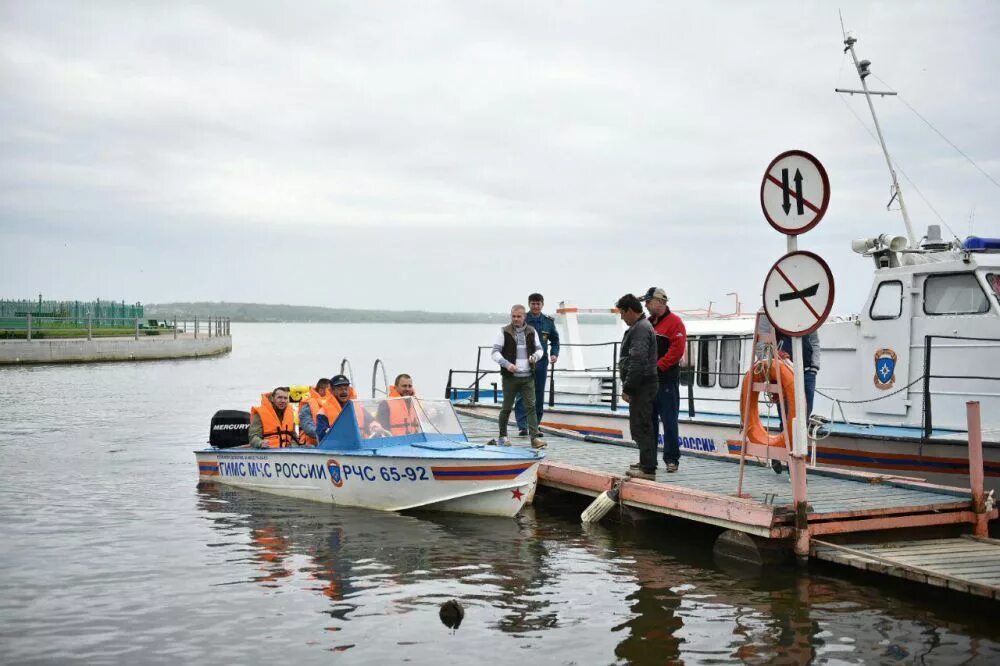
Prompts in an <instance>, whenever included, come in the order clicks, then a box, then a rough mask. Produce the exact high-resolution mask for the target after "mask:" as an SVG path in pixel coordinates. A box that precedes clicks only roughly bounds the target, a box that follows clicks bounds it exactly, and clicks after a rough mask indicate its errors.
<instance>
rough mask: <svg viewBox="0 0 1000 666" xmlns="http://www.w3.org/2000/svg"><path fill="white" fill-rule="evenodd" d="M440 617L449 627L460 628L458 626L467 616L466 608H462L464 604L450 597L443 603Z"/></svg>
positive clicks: (439, 613)
mask: <svg viewBox="0 0 1000 666" xmlns="http://www.w3.org/2000/svg"><path fill="white" fill-rule="evenodd" d="M438 617H440V618H441V622H442V623H443V624H444V626H446V627H448V628H449V629H458V626H459V625H460V624H462V619H463V618H464V617H465V609H464V608H462V604H460V603H458V602H457V601H455V600H454V599H449V600H448V601H446V602H444V603H443V604H441V610H440V611H439V612H438Z"/></svg>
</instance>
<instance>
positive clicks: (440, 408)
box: [352, 398, 464, 439]
mask: <svg viewBox="0 0 1000 666" xmlns="http://www.w3.org/2000/svg"><path fill="white" fill-rule="evenodd" d="M352 403H353V404H354V409H355V414H356V418H357V421H358V428H359V430H360V431H361V437H362V439H372V438H380V437H388V436H392V435H407V434H418V433H425V434H428V435H430V434H442V435H460V434H464V430H463V429H462V425H461V423H459V421H458V416H457V415H456V414H455V409H454V408H453V407H452V405H451V402H450V401H448V400H434V399H428V398H386V399H382V400H375V399H372V400H369V399H361V400H353V401H352ZM376 424H377V425H376Z"/></svg>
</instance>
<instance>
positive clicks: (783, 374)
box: [740, 361, 795, 447]
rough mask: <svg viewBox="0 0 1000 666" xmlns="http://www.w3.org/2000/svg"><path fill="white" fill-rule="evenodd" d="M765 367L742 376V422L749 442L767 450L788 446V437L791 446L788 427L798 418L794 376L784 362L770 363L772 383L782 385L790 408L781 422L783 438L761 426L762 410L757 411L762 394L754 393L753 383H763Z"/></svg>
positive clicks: (788, 365)
mask: <svg viewBox="0 0 1000 666" xmlns="http://www.w3.org/2000/svg"><path fill="white" fill-rule="evenodd" d="M765 372H766V371H765V370H764V365H763V364H760V363H759V364H756V365H754V367H752V368H750V370H748V371H747V374H745V375H744V376H743V387H742V389H740V418H741V419H742V420H743V423H745V424H746V429H747V430H746V432H747V440H748V441H749V442H751V443H753V444H764V445H766V446H781V447H784V446H785V436H786V434H787V435H788V441H789V442H791V439H792V435H791V433H790V432H789V431H788V426H789V424H791V422H792V419H793V418H795V373H794V372H793V371H792V368H791V365H790V364H788V363H786V362H784V361H775V362H773V363H771V371H770V373H769V374H770V377H769V378H768V381H770V382H776V381H779V377H780V382H781V390H782V392H783V393H784V395H785V401H786V403H787V404H788V417H787V418H785V419H783V420H782V431H781V433H780V434H777V435H772V434H770V433H769V432H768V431H767V428H765V427H764V425H763V424H762V423H761V422H760V409H759V408H758V407H757V398H758V397H759V395H760V394H759V392H757V391H754V390H753V385H754V382H762V381H765V380H764V373H765Z"/></svg>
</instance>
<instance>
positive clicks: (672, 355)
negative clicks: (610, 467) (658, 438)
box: [639, 287, 687, 472]
mask: <svg viewBox="0 0 1000 666" xmlns="http://www.w3.org/2000/svg"><path fill="white" fill-rule="evenodd" d="M639 300H641V301H645V302H646V309H647V310H648V311H649V323H650V324H652V325H653V330H654V331H655V332H656V376H657V378H658V380H659V389H658V390H657V392H656V402H654V403H653V432H657V431H658V430H659V429H660V428H659V425H660V423H663V462H665V463H666V465H667V471H668V472H676V471H677V467H678V466H679V465H680V462H681V447H680V439H679V438H678V436H677V414H678V412H679V411H680V408H681V392H680V362H681V357H682V356H684V350H685V348H686V347H687V331H686V330H685V328H684V322H683V321H681V318H680V317H678V316H677V315H676V314H674V313H673V312H671V311H670V308H669V307H667V300H668V299H667V292H665V291H664V290H663V289H661V288H660V287H650V288H649V289H648V290H647V291H646V294H645V295H644V296H643V297H642V298H641V299H639Z"/></svg>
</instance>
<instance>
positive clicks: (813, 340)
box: [775, 331, 820, 419]
mask: <svg viewBox="0 0 1000 666" xmlns="http://www.w3.org/2000/svg"><path fill="white" fill-rule="evenodd" d="M775 333H776V334H777V342H778V358H780V359H787V360H794V359H793V358H792V338H791V337H789V336H787V335H785V334H784V333H779V332H778V331H775ZM819 358H820V349H819V333H817V332H816V331H813V332H812V333H810V334H809V335H803V336H802V369H803V375H802V384H803V387H804V388H805V391H806V418H807V419H808V418H809V417H810V416H812V411H813V397H814V396H815V395H816V374H817V373H818V372H819ZM779 418H780V412H779Z"/></svg>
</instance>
